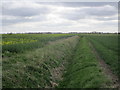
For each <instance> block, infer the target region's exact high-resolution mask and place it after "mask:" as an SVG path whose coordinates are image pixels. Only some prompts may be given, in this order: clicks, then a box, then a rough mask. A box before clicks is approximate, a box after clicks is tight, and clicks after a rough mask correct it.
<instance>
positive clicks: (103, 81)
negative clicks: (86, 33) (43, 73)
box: [58, 37, 110, 88]
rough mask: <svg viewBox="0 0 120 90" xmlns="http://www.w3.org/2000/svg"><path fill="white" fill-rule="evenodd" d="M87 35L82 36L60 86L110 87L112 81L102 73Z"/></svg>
mask: <svg viewBox="0 0 120 90" xmlns="http://www.w3.org/2000/svg"><path fill="white" fill-rule="evenodd" d="M88 43H89V42H88V40H87V39H86V38H85V37H82V38H80V42H79V44H78V47H77V48H76V51H75V55H74V57H73V58H72V59H70V60H69V61H68V62H69V65H68V67H67V72H66V73H65V74H64V80H63V81H62V82H61V83H60V85H59V87H58V88H100V87H104V88H105V87H109V86H107V84H109V83H110V81H109V80H108V79H107V78H106V76H105V75H104V74H103V73H102V71H101V68H100V67H99V66H98V65H99V64H98V61H97V60H96V58H95V56H94V55H93V53H92V52H91V48H90V47H89V45H88Z"/></svg>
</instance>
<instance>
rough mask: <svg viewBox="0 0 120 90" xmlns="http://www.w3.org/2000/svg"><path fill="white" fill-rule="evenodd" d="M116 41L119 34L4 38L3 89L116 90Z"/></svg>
mask: <svg viewBox="0 0 120 90" xmlns="http://www.w3.org/2000/svg"><path fill="white" fill-rule="evenodd" d="M118 38H119V37H118V34H3V35H2V42H1V43H0V44H1V45H2V86H3V88H118V87H119V81H118V77H119V76H120V72H119V69H118V68H119V67H118V63H119V62H118V52H119V47H118V44H119V43H118V40H119V39H118ZM101 62H102V63H101Z"/></svg>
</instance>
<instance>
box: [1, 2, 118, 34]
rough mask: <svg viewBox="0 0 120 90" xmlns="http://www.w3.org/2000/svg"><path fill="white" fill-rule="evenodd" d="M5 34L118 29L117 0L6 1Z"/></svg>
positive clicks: (3, 20)
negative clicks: (104, 0) (85, 0)
mask: <svg viewBox="0 0 120 90" xmlns="http://www.w3.org/2000/svg"><path fill="white" fill-rule="evenodd" d="M0 17H1V18H0V19H1V20H2V25H0V27H1V26H3V30H2V32H3V33H8V32H92V31H98V32H117V31H118V24H117V23H118V7H117V2H114V3H113V2H84V3H82V2H66V3H61V2H56V3H55V2H35V1H31V2H28V1H24V2H23V1H22V2H19V1H6V2H3V3H2V16H0Z"/></svg>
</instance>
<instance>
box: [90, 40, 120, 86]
mask: <svg viewBox="0 0 120 90" xmlns="http://www.w3.org/2000/svg"><path fill="white" fill-rule="evenodd" d="M89 46H90V48H91V49H92V53H93V54H95V57H96V59H97V60H98V61H99V65H100V67H101V69H102V71H103V73H104V74H105V75H106V76H107V77H108V78H109V79H110V80H111V81H112V83H111V87H112V88H120V82H119V78H118V76H117V75H115V74H113V71H112V70H111V68H110V66H109V65H107V64H106V63H105V61H104V60H103V59H102V58H101V57H100V55H99V54H98V52H97V51H96V49H95V48H94V46H93V44H92V43H91V42H89Z"/></svg>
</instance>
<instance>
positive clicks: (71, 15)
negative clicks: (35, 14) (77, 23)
mask: <svg viewBox="0 0 120 90" xmlns="http://www.w3.org/2000/svg"><path fill="white" fill-rule="evenodd" d="M110 7H112V6H110ZM116 14H117V10H116V9H115V8H114V7H113V8H112V9H111V8H109V7H107V6H106V7H104V8H103V7H98V8H97V7H89V8H83V9H79V10H74V11H71V12H65V13H63V14H61V17H63V18H65V19H68V20H79V19H85V18H87V19H89V18H90V17H91V16H92V17H98V18H99V17H106V16H108V17H111V16H113V15H116Z"/></svg>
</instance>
